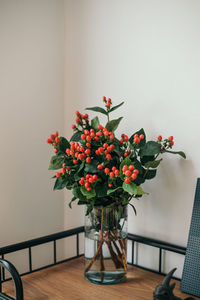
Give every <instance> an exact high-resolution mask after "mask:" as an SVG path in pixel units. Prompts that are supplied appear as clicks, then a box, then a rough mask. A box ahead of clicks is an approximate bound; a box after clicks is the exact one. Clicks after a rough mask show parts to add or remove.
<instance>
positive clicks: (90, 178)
mask: <svg viewBox="0 0 200 300" xmlns="http://www.w3.org/2000/svg"><path fill="white" fill-rule="evenodd" d="M97 179H98V176H97V175H96V174H95V175H92V174H87V175H86V176H85V177H81V179H80V180H79V184H80V185H84V186H85V188H86V189H87V190H88V191H91V190H92V187H91V184H93V183H94V182H96V181H97Z"/></svg>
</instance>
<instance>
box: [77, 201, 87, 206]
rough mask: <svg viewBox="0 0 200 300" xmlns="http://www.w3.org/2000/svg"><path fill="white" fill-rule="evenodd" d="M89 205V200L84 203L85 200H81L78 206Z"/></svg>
mask: <svg viewBox="0 0 200 300" xmlns="http://www.w3.org/2000/svg"><path fill="white" fill-rule="evenodd" d="M87 203H88V201H87V200H84V201H83V200H79V201H78V203H77V204H78V205H85V204H87Z"/></svg>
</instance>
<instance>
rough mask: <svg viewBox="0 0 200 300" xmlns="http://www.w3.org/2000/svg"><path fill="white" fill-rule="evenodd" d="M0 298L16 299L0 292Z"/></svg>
mask: <svg viewBox="0 0 200 300" xmlns="http://www.w3.org/2000/svg"><path fill="white" fill-rule="evenodd" d="M0 300H15V299H14V298H12V297H10V296H8V295H6V294H4V293H1V292H0Z"/></svg>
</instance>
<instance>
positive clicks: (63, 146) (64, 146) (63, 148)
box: [58, 136, 70, 153]
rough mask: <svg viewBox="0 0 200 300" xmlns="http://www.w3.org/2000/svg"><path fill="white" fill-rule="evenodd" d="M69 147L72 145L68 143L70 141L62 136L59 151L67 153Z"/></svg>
mask: <svg viewBox="0 0 200 300" xmlns="http://www.w3.org/2000/svg"><path fill="white" fill-rule="evenodd" d="M69 147H70V143H69V142H68V140H67V139H66V138H64V137H62V136H61V137H60V142H59V144H58V150H59V151H61V152H64V153H65V151H66V149H67V148H69Z"/></svg>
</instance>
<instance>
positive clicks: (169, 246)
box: [128, 233, 186, 255]
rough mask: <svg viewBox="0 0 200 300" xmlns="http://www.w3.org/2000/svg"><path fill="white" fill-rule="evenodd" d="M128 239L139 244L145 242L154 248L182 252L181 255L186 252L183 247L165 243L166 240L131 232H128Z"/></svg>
mask: <svg viewBox="0 0 200 300" xmlns="http://www.w3.org/2000/svg"><path fill="white" fill-rule="evenodd" d="M128 239H129V240H134V241H135V242H138V243H141V244H146V245H149V246H152V247H156V248H162V249H163V250H167V251H171V252H175V253H179V254H183V255H185V253H186V248H185V247H181V246H177V245H173V244H170V243H166V242H161V241H158V240H154V239H149V238H146V237H143V236H139V235H136V234H132V233H129V234H128Z"/></svg>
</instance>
